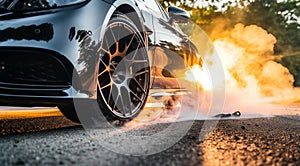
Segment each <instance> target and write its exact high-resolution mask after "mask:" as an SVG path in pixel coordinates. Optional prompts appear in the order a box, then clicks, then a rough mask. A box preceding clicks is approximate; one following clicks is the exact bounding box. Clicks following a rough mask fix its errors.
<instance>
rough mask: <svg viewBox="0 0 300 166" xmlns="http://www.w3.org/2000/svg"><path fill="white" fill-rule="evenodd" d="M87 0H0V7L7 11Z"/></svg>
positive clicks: (51, 6)
mask: <svg viewBox="0 0 300 166" xmlns="http://www.w3.org/2000/svg"><path fill="white" fill-rule="evenodd" d="M85 1H88V0H0V8H1V9H4V10H9V11H24V10H39V9H48V8H57V7H62V6H69V5H74V4H78V3H82V2H85Z"/></svg>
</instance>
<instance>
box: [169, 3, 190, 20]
mask: <svg viewBox="0 0 300 166" xmlns="http://www.w3.org/2000/svg"><path fill="white" fill-rule="evenodd" d="M168 13H169V16H170V20H169V21H170V23H171V24H172V25H174V23H188V21H189V19H190V18H191V16H190V13H188V12H187V11H185V10H184V9H181V8H179V7H176V6H169V7H168Z"/></svg>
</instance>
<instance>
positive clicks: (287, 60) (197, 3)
mask: <svg viewBox="0 0 300 166" xmlns="http://www.w3.org/2000/svg"><path fill="white" fill-rule="evenodd" d="M159 2H160V3H161V4H162V5H163V6H164V7H165V8H166V7H167V6H169V5H176V6H180V7H182V8H184V9H186V10H188V11H191V13H192V15H191V20H192V21H193V22H195V23H196V24H197V25H200V26H201V27H202V28H203V30H204V31H205V32H206V33H207V34H208V35H210V33H211V30H212V29H214V27H215V26H219V25H220V24H222V26H223V28H225V29H224V30H226V28H228V29H229V28H232V27H234V25H236V24H237V23H242V24H244V25H252V24H255V25H258V26H260V27H262V28H264V29H265V30H267V31H268V32H269V33H271V34H273V35H274V36H275V37H276V38H277V43H276V45H275V54H278V55H297V56H288V57H284V58H282V60H281V61H280V62H281V63H282V64H283V65H285V66H286V67H287V68H288V69H289V70H290V72H291V73H292V74H293V75H294V78H295V83H294V85H296V86H300V61H299V57H300V55H299V52H300V47H299V46H300V0H230V1H228V2H226V1H224V0H189V1H186V0H166V1H165V0H159ZM221 20H222V21H221ZM211 37H212V35H211Z"/></svg>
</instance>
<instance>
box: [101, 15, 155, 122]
mask: <svg viewBox="0 0 300 166" xmlns="http://www.w3.org/2000/svg"><path fill="white" fill-rule="evenodd" d="M97 77H98V103H99V105H100V107H101V109H102V112H103V114H104V115H105V116H106V117H107V118H108V119H111V120H115V119H118V120H126V119H131V118H133V117H135V116H136V115H137V114H138V113H139V111H140V110H141V109H142V108H143V106H144V104H145V102H146V100H147V95H148V91H149V82H150V67H149V60H148V54H147V49H146V47H145V43H144V40H143V38H142V36H141V34H140V32H139V30H138V29H137V28H136V26H135V25H134V23H133V22H132V21H131V20H129V19H128V18H127V17H126V16H123V15H119V14H117V15H115V16H114V17H113V18H112V19H111V20H110V22H109V24H108V26H107V28H106V30H105V35H104V38H103V42H102V46H101V50H100V62H99V71H98V76H97Z"/></svg>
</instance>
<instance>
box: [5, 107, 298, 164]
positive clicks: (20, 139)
mask: <svg viewBox="0 0 300 166" xmlns="http://www.w3.org/2000/svg"><path fill="white" fill-rule="evenodd" d="M31 115H32V114H31ZM17 116H19V118H17ZM7 117H8V118H1V120H0V131H1V135H2V136H0V149H1V152H0V153H1V154H0V165H122V166H124V165H233V164H234V165H272V164H275V165H300V121H299V117H297V116H291V117H270V118H257V119H234V120H226V119H224V120H220V121H216V122H218V125H217V126H216V127H215V128H214V129H212V130H211V131H210V132H209V133H208V134H207V135H206V137H205V138H204V139H203V140H202V139H199V137H200V131H201V129H202V127H203V124H204V123H205V121H201V120H198V121H194V122H191V121H186V122H176V123H177V124H178V125H179V126H185V124H187V123H189V124H192V126H191V128H190V130H188V131H187V133H186V134H185V135H184V136H183V137H182V138H181V139H180V140H179V141H178V142H177V143H176V144H175V145H173V146H171V147H170V148H168V149H166V150H164V151H162V152H159V153H157V154H152V155H148V156H133V155H130V154H129V155H128V154H127V155H124V154H119V153H116V152H113V151H111V150H110V149H108V148H107V147H103V146H101V144H98V143H97V139H91V138H90V134H91V133H93V132H95V131H97V132H99V131H100V132H101V131H104V133H107V132H110V130H112V129H107V128H97V129H94V130H91V131H87V130H85V128H83V127H82V126H80V125H78V124H75V123H72V122H70V121H68V120H67V119H65V118H64V117H63V116H61V114H60V113H59V112H56V113H55V111H53V110H52V112H51V111H50V112H48V113H46V112H44V113H41V114H40V117H39V116H33V117H30V116H26V114H25V115H22V113H20V112H19V113H16V114H14V116H12V117H10V116H7ZM9 117H10V118H9ZM13 117H14V118H13ZM168 125H170V124H169V123H160V124H151V125H145V126H142V127H139V128H135V129H134V130H130V131H124V132H129V133H130V134H133V135H147V134H149V135H151V134H153V133H156V132H159V131H161V130H164V129H165V128H167V127H168ZM179 130H180V127H179ZM107 137H108V139H107V140H109V141H111V142H117V143H118V142H122V141H123V139H124V138H123V137H122V136H120V134H110V135H107ZM200 138H201V137H200ZM171 139H172V137H170V140H171ZM164 144H165V142H159V141H157V140H152V142H151V140H150V141H149V146H158V147H159V146H163V145H164ZM129 146H131V145H129ZM121 148H122V147H120V149H121ZM147 148H149V147H147ZM150 149H151V147H150ZM141 150H143V149H141Z"/></svg>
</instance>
